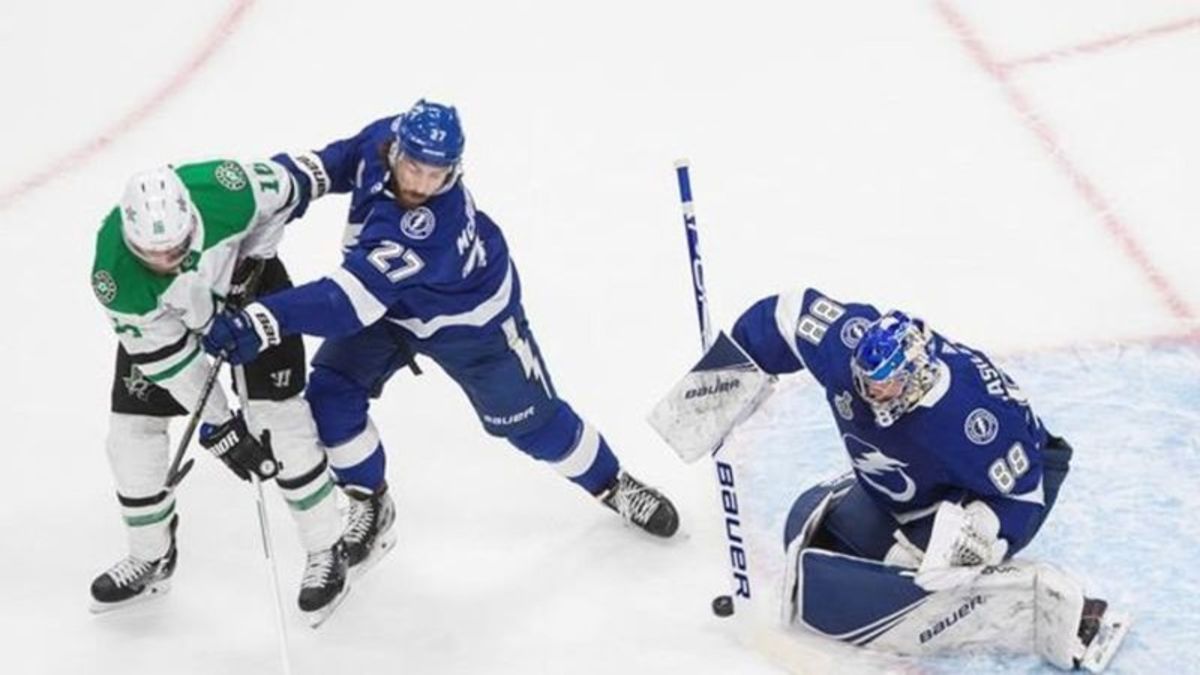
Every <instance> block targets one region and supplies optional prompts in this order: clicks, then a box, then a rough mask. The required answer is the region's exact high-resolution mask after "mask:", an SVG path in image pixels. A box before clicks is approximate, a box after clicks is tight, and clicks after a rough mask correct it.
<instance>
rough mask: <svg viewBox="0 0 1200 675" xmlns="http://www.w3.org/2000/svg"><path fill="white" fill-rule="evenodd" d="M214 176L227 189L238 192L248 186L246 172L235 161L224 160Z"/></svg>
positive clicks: (214, 172)
mask: <svg viewBox="0 0 1200 675" xmlns="http://www.w3.org/2000/svg"><path fill="white" fill-rule="evenodd" d="M213 176H214V177H215V178H216V179H217V182H218V183H220V184H221V185H222V187H224V188H225V189H226V190H232V191H234V192H237V191H238V190H244V189H245V188H246V174H245V172H243V171H242V167H240V166H238V165H237V164H236V163H234V162H222V163H221V164H219V165H218V166H217V168H216V169H215V170H214V171H213Z"/></svg>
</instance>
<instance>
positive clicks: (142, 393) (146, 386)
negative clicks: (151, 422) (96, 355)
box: [121, 367, 153, 401]
mask: <svg viewBox="0 0 1200 675" xmlns="http://www.w3.org/2000/svg"><path fill="white" fill-rule="evenodd" d="M121 380H122V381H123V382H124V383H125V390H126V391H128V392H129V395H130V396H132V397H133V398H136V399H138V400H139V401H148V400H150V387H152V386H153V383H151V382H150V380H147V379H146V378H145V377H144V376H143V375H142V371H140V370H138V369H137V368H136V367H135V368H130V369H129V377H122V378H121Z"/></svg>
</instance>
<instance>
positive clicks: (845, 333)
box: [840, 316, 871, 349]
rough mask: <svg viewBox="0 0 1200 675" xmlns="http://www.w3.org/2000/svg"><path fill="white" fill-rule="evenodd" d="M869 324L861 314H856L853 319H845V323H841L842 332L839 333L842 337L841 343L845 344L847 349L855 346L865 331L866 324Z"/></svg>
mask: <svg viewBox="0 0 1200 675" xmlns="http://www.w3.org/2000/svg"><path fill="white" fill-rule="evenodd" d="M870 325H871V322H870V321H867V320H866V319H864V318H863V317H861V316H856V317H854V318H853V319H849V320H847V321H846V323H844V324H842V332H841V335H840V337H841V338H842V344H844V345H846V348H847V349H854V348H855V347H857V346H858V343H859V341H860V340H862V337H863V335H865V334H866V333H867V326H870Z"/></svg>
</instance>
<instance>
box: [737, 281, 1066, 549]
mask: <svg viewBox="0 0 1200 675" xmlns="http://www.w3.org/2000/svg"><path fill="white" fill-rule="evenodd" d="M879 317H880V312H879V310H877V309H876V308H875V307H873V306H871V305H867V304H857V303H842V302H838V301H835V300H833V299H831V298H829V297H828V296H825V295H822V294H821V293H820V292H819V291H817V290H815V289H811V288H810V289H805V290H803V291H799V292H792V293H784V294H780V295H774V296H771V297H768V298H764V299H762V300H760V301H758V302H757V303H755V304H754V305H753V306H751V307H750V308H749V309H748V310H746V312H744V313H743V314H742V315H741V317H740V318H739V319H738V320H737V323H736V324H735V326H734V329H733V338H734V339H735V340H736V341H737V342H738V343H739V344H740V345H741V346H742V347H743V348H744V349H745V350H746V352H747V353H748V354H749V355H750V356H751V357H752V358H753V359H754V360H755V361H756V362H757V363H758V365H759V366H760V367H761V368H762V369H763V370H765V371H767V372H769V373H772V374H782V373H793V372H797V371H800V370H808V371H809V372H810V373H812V375H813V377H814V378H815V379H816V380H817V382H819V383H820V384H821V386H822V387H823V388H824V389H825V397H826V401H827V402H828V403H829V407H830V408H831V410H832V411H833V417H834V421H835V422H836V423H837V427H838V431H839V432H840V434H841V437H842V441H843V443H844V444H845V446H846V451H847V452H848V453H849V454H850V461H851V465H852V466H853V469H854V474H855V477H856V478H857V480H858V482H859V483H860V484H861V485H862V486H863V488H864V489H865V490H866V491H867V493H868V494H869V495H870V496H871V497H872V499H874V501H875V502H876V503H877V504H879V505H880V506H881V507H883V508H884V509H885V510H887V511H889V512H890V513H892V515H893V516H895V518H896V520H897V522H898V523H899V524H906V523H909V522H913V521H916V520H918V519H920V518H924V517H927V516H929V515H931V514H932V513H933V512H934V511H936V509H937V505H938V503H939V502H940V501H942V500H949V501H953V502H957V503H963V504H965V503H967V502H971V501H975V500H982V501H984V502H985V503H986V504H987V505H988V506H989V507H991V509H992V510H993V511H995V513H996V515H997V516H998V517H999V519H1000V536H1001V537H1003V538H1004V539H1006V540H1007V541H1008V543H1009V551H1010V554H1011V553H1012V552H1015V551H1017V550H1018V549H1020V548H1021V547H1023V546H1024V545H1025V544H1026V543H1028V541H1029V539H1030V538H1032V536H1033V534H1034V532H1036V529H1037V527H1038V525H1039V524H1040V516H1041V514H1042V512H1043V511H1044V509H1045V505H1044V504H1045V502H1044V498H1043V490H1042V452H1043V448H1044V447H1045V445H1046V443H1047V441H1048V438H1049V437H1048V434H1047V432H1046V430H1045V428H1044V427H1043V425H1042V423H1041V421H1040V420H1039V419H1038V417H1037V416H1036V415H1035V414H1034V413H1033V411H1032V410H1031V409H1030V407H1029V404H1028V403H1027V401H1026V400H1025V398H1024V396H1023V395H1022V393H1021V391H1020V389H1019V388H1018V387H1017V386H1016V384H1015V383H1014V382H1013V380H1012V379H1011V378H1009V377H1008V376H1007V375H1006V374H1005V373H1004V372H1003V371H1001V370H1000V369H999V368H998V367H996V365H995V364H993V363H992V362H991V360H989V359H988V357H987V356H985V355H984V354H983V353H982V352H979V351H977V350H975V349H972V348H970V347H968V346H966V345H963V344H960V343H957V342H954V341H952V340H949V339H948V338H946V337H945V336H943V335H940V334H938V333H936V332H935V333H934V335H933V345H934V349H935V353H936V354H937V356H938V359H939V361H940V364H939V366H938V367H939V368H940V369H941V371H942V372H941V373H940V377H939V378H938V382H937V384H936V385H935V386H934V388H933V389H932V390H930V391H929V392H928V393H927V394H926V395H925V396H924V398H922V400H921V401H920V403H919V404H918V405H917V407H916V408H915V409H913V410H910V411H909V412H907V413H906V414H904V415H902V416H901V417H900V418H899V420H897V421H896V422H895V423H894V424H893V425H891V426H888V427H880V426H878V425H877V424H876V422H875V417H874V415H873V413H872V411H871V408H870V406H869V405H868V404H867V403H866V402H865V401H864V400H863V399H862V398H861V397H860V396H859V395H858V393H857V392H856V390H855V387H854V380H853V376H852V374H851V370H850V360H851V356H852V355H853V353H854V348H855V346H857V344H858V341H859V340H860V339H861V338H862V335H863V333H864V331H865V329H866V328H867V326H868V325H869V324H870V323H871V322H873V321H874V320H876V319H878V318H879Z"/></svg>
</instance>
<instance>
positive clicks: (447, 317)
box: [388, 262, 513, 340]
mask: <svg viewBox="0 0 1200 675" xmlns="http://www.w3.org/2000/svg"><path fill="white" fill-rule="evenodd" d="M512 286H513V267H512V263H511V262H510V263H509V265H508V270H506V271H505V272H504V281H503V282H501V283H500V288H497V289H496V292H495V293H493V294H492V297H490V298H488V299H487V300H484V301H483V302H481V303H479V304H478V305H476V306H475V309H472V310H471V311H469V312H462V313H461V314H442V315H439V316H435V317H433V318H432V319H429V320H428V321H425V320H422V319H393V318H391V317H388V321H391V322H392V323H394V324H396V325H398V326H400V327H402V328H405V329H406V330H408V331H409V332H410V333H412V334H413V335H415V336H417V337H418V338H419V339H422V340H424V339H427V338H429V337H432V336H433V334H434V333H436V332H438V331H439V330H441V329H443V328H446V327H449V326H474V327H477V328H478V327H479V326H483V325H485V324H487V323H488V322H489V321H491V320H492V319H494V318H496V317H497V316H499V315H500V313H501V312H503V311H504V310H505V308H507V307H508V303H509V301H510V300H511V298H512Z"/></svg>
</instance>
